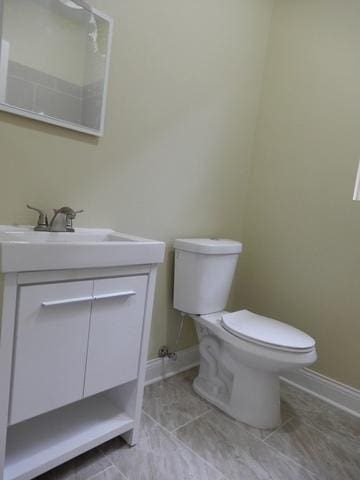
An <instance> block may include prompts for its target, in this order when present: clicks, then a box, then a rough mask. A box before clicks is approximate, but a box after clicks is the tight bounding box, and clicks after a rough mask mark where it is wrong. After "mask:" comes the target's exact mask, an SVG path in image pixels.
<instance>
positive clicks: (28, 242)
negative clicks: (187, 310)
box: [0, 226, 165, 480]
mask: <svg viewBox="0 0 360 480" xmlns="http://www.w3.org/2000/svg"><path fill="white" fill-rule="evenodd" d="M164 250H165V246H164V244H163V243H162V242H157V241H152V240H146V239H142V238H138V237H132V236H128V235H123V234H119V233H116V232H113V231H112V230H99V229H78V230H77V231H76V232H75V233H55V232H33V231H32V229H31V227H9V226H2V227H0V271H1V274H0V275H1V276H0V285H1V288H0V292H1V298H2V301H1V304H2V310H1V312H2V313H1V329H0V479H1V480H2V479H4V480H15V479H16V480H25V479H30V478H33V477H35V476H37V475H39V474H41V473H43V472H45V471H47V470H49V469H51V468H53V467H55V466H57V465H59V464H61V463H63V462H65V461H67V460H69V459H71V458H73V457H74V456H77V455H79V454H81V453H83V452H85V451H86V450H89V449H91V448H93V447H95V446H97V445H99V444H101V443H103V442H105V441H107V440H109V439H111V438H113V437H116V436H118V435H123V436H124V438H125V440H126V441H127V442H128V443H129V444H130V445H134V444H135V443H136V441H137V436H138V430H139V421H140V413H141V405H142V397H143V387H144V377H145V363H146V357H147V347H148V341H149V330H150V322H151V311H152V306H153V298H154V287H155V279H156V271H157V266H158V264H159V263H161V262H162V261H163V258H164Z"/></svg>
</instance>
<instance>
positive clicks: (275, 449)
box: [264, 419, 318, 479]
mask: <svg viewBox="0 0 360 480" xmlns="http://www.w3.org/2000/svg"><path fill="white" fill-rule="evenodd" d="M291 420H293V419H289V420H288V421H286V422H285V423H288V422H290V421H291ZM285 423H284V425H285ZM264 445H266V446H267V447H268V448H270V450H272V451H273V452H275V453H276V454H277V455H279V456H280V457H283V458H285V459H286V460H288V461H289V462H291V463H293V464H294V465H297V466H298V467H301V468H302V469H303V470H305V471H306V472H308V473H310V474H311V475H313V476H315V478H316V479H318V473H315V472H313V471H312V470H309V469H308V468H307V467H304V465H302V464H301V463H299V462H298V461H297V460H295V459H294V458H292V457H289V456H288V455H286V454H285V453H283V452H281V451H280V450H278V449H277V448H275V447H273V446H272V445H270V444H269V443H266V442H265V441H264Z"/></svg>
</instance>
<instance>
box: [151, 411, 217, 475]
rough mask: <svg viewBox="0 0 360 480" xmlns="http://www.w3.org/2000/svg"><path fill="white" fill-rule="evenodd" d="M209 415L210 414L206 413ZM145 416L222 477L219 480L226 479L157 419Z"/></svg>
mask: <svg viewBox="0 0 360 480" xmlns="http://www.w3.org/2000/svg"><path fill="white" fill-rule="evenodd" d="M206 413H208V412H206ZM144 414H145V415H146V416H147V417H149V418H150V419H151V420H152V421H153V422H154V423H155V424H156V425H158V426H159V427H160V428H161V429H162V430H164V431H165V432H166V433H168V434H169V435H171V436H172V437H173V439H174V440H175V441H176V442H177V443H179V444H180V445H181V446H182V447H183V448H185V450H188V451H189V452H191V453H192V454H193V455H195V457H197V458H199V459H200V460H201V461H202V462H204V463H205V464H206V465H207V466H208V467H210V468H211V469H212V470H214V471H215V472H216V473H218V474H219V475H220V477H219V479H220V478H222V477H224V474H223V473H222V472H220V470H218V469H217V468H216V467H214V465H212V464H211V463H210V462H208V461H207V460H205V458H203V457H202V456H201V455H199V454H198V453H196V452H194V450H192V449H191V448H190V447H188V446H187V445H186V444H185V443H184V442H183V441H182V440H180V439H179V438H178V437H177V436H176V435H175V434H174V433H173V432H170V430H167V429H166V428H165V427H164V426H163V425H161V424H160V423H159V422H157V421H156V420H155V418H153V417H152V416H151V415H149V414H148V413H146V412H144Z"/></svg>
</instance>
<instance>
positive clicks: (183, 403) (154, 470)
mask: <svg viewBox="0 0 360 480" xmlns="http://www.w3.org/2000/svg"><path fill="white" fill-rule="evenodd" d="M195 375H196V370H195V369H193V370H189V371H187V372H185V373H182V374H180V375H177V376H175V377H172V378H170V379H168V380H164V381H162V382H159V383H156V384H153V385H150V386H148V387H146V390H145V398H144V414H143V423H142V433H141V438H140V441H139V443H138V445H137V446H136V447H134V448H129V447H128V446H127V445H126V444H125V442H124V441H123V440H121V439H120V438H117V439H114V440H112V441H110V442H108V443H106V444H104V445H102V446H101V447H99V448H98V449H94V450H92V451H91V452H88V453H86V454H84V455H82V456H80V457H78V458H76V459H74V460H72V461H70V462H67V463H66V464H64V465H61V466H60V467H58V468H56V469H54V470H52V471H50V472H48V473H46V474H44V475H42V476H41V477H39V480H40V479H41V480H88V479H90V478H91V480H169V479H173V480H190V479H192V480H359V479H360V418H356V417H354V416H351V415H349V414H347V413H345V412H343V411H342V410H339V409H337V408H335V407H333V406H331V405H329V404H327V403H325V402H323V401H321V400H319V399H317V398H316V397H313V396H311V395H308V394H306V393H304V392H302V391H301V390H298V389H296V388H294V387H291V386H289V385H287V384H283V385H282V417H283V419H282V424H281V425H280V427H278V428H277V429H276V430H274V431H271V430H260V429H257V428H252V427H249V426H247V425H245V424H242V423H239V422H236V421H235V420H233V419H231V418H229V417H227V416H226V415H224V414H223V413H221V412H220V411H219V410H217V409H216V408H214V407H212V406H211V405H209V404H208V403H207V402H205V401H204V400H202V399H201V398H199V397H198V396H197V395H196V394H195V393H194V392H193V391H192V388H191V381H192V379H193V378H194V376H195Z"/></svg>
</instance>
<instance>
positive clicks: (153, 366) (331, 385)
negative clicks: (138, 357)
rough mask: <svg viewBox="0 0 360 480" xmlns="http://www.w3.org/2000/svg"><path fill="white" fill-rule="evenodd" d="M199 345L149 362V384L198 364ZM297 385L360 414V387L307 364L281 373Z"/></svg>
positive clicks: (147, 377) (147, 370)
mask: <svg viewBox="0 0 360 480" xmlns="http://www.w3.org/2000/svg"><path fill="white" fill-rule="evenodd" d="M199 360H200V356H199V347H198V346H197V345H196V346H194V347H190V348H187V349H185V350H180V351H179V352H178V356H177V360H175V361H174V360H169V359H168V358H166V359H162V358H155V359H154V360H148V362H147V366H146V381H145V383H146V385H149V384H151V383H155V382H159V381H160V380H163V379H165V378H168V377H171V376H173V375H176V374H177V373H180V372H184V371H185V370H189V369H190V368H192V367H195V366H196V365H198V364H199ZM281 378H282V380H284V381H285V382H288V383H290V384H292V385H294V386H295V387H298V388H301V389H302V390H305V391H306V392H308V393H310V394H312V395H315V396H316V397H319V398H321V399H322V400H324V401H326V402H328V403H331V404H332V405H335V406H336V407H338V408H341V409H342V410H345V411H347V412H349V413H351V414H353V415H356V416H358V417H360V390H357V389H356V388H352V387H349V386H348V385H344V384H343V383H340V382H337V381H336V380H333V379H332V378H329V377H325V375H321V374H320V373H316V372H314V371H312V370H309V369H307V368H305V369H303V370H299V371H297V372H292V373H289V374H287V375H284V376H282V377H281Z"/></svg>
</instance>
